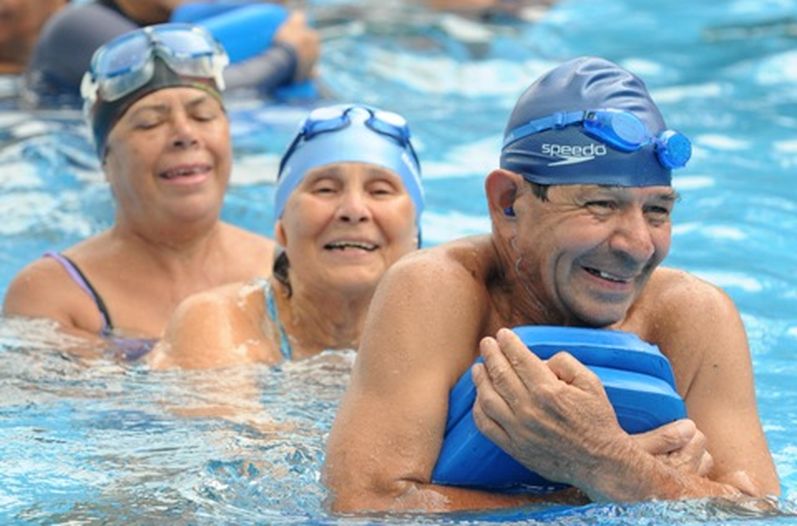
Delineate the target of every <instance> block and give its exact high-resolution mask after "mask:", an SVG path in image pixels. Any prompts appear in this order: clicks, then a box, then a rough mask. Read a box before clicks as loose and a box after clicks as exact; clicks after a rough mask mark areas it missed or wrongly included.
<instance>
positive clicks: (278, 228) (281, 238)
mask: <svg viewBox="0 0 797 526" xmlns="http://www.w3.org/2000/svg"><path fill="white" fill-rule="evenodd" d="M274 239H275V240H276V241H277V244H278V245H279V246H281V247H284V246H285V242H286V239H285V229H284V228H282V219H277V221H276V222H275V223H274Z"/></svg>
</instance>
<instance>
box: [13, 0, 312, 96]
mask: <svg viewBox="0 0 797 526" xmlns="http://www.w3.org/2000/svg"><path fill="white" fill-rule="evenodd" d="M170 21H172V22H189V23H195V24H198V25H202V26H204V27H206V29H208V30H209V31H210V32H211V34H213V36H214V37H215V38H216V39H217V40H219V41H220V42H221V43H222V45H223V46H224V47H225V49H226V50H227V52H228V54H229V55H230V58H231V63H232V65H231V67H230V68H228V70H227V71H225V81H226V85H227V87H228V88H240V87H249V88H254V89H257V90H258V91H260V92H262V93H264V94H269V95H271V94H273V93H274V92H275V90H277V89H278V88H283V87H285V86H291V85H297V84H301V83H303V82H304V81H306V80H307V79H308V78H310V77H311V76H312V72H313V69H314V67H315V64H316V62H317V60H318V57H319V38H318V35H317V33H316V32H315V30H314V29H312V28H310V27H309V26H308V25H307V21H306V19H305V17H304V14H303V13H301V12H297V11H290V10H288V9H286V8H284V7H283V6H281V5H278V4H269V3H265V2H260V1H256V0H252V1H244V2H241V1H232V0H229V1H215V2H194V1H187V0H94V1H90V2H82V3H80V4H76V5H71V6H69V7H68V8H67V9H64V10H63V11H61V12H60V13H58V15H57V16H55V17H53V19H52V20H51V21H50V22H49V23H48V24H47V25H46V26H45V28H44V29H43V31H42V34H41V38H40V40H39V42H38V45H37V46H36V48H35V50H34V51H33V55H32V57H31V61H30V67H29V68H28V70H27V73H26V86H27V89H28V96H29V99H31V100H32V101H33V102H34V104H48V103H66V104H70V103H76V102H77V101H78V100H79V99H78V97H79V89H80V80H81V77H82V75H83V72H85V71H86V69H87V68H88V66H89V61H90V60H91V56H92V54H93V53H94V51H95V50H96V49H97V48H99V47H100V46H101V45H102V44H104V43H105V42H108V41H109V40H111V39H112V38H115V37H117V36H119V35H121V34H124V33H126V32H128V31H132V30H133V29H136V28H138V27H143V26H147V25H151V24H159V23H164V22H170ZM311 94H312V93H311Z"/></svg>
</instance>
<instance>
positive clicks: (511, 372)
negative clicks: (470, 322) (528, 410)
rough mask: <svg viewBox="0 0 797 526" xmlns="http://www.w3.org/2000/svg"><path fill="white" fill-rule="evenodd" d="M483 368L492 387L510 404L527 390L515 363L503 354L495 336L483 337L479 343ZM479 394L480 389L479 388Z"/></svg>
mask: <svg viewBox="0 0 797 526" xmlns="http://www.w3.org/2000/svg"><path fill="white" fill-rule="evenodd" d="M479 350H480V351H481V355H482V358H483V359H484V370H485V371H486V373H487V374H486V376H488V377H489V379H490V384H491V386H492V387H493V389H494V390H495V391H496V392H497V393H498V394H499V395H500V396H501V397H502V398H503V399H504V400H506V402H507V403H509V405H510V406H512V405H513V404H515V403H517V401H518V399H519V397H520V396H523V394H525V393H526V392H527V389H526V387H525V386H524V385H523V382H522V381H521V380H520V378H519V377H518V375H517V371H516V369H515V365H514V364H513V363H511V362H510V361H509V360H508V359H507V357H506V356H505V354H504V352H503V349H501V348H500V347H499V343H498V341H497V340H496V339H495V338H490V337H487V338H483V339H482V341H481V342H480V344H479ZM479 391H480V393H479V394H481V389H479Z"/></svg>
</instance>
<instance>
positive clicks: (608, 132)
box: [504, 109, 692, 170]
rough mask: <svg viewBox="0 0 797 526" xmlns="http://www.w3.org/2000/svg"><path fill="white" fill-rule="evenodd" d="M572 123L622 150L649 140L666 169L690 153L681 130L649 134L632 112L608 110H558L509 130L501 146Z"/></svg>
mask: <svg viewBox="0 0 797 526" xmlns="http://www.w3.org/2000/svg"><path fill="white" fill-rule="evenodd" d="M573 124H580V125H581V126H582V127H583V128H584V132H585V133H586V134H587V135H590V136H592V137H595V138H596V139H598V140H600V141H601V142H603V143H604V144H607V145H609V146H611V147H613V148H615V149H617V150H620V151H622V152H635V151H637V150H639V149H640V148H642V147H644V146H646V145H648V144H651V143H652V144H654V145H655V149H656V156H657V158H658V160H659V162H660V163H661V165H662V166H664V167H665V168H667V169H668V170H672V169H673V168H682V167H683V166H686V163H687V161H689V158H690V157H691V155H692V144H691V143H690V142H689V139H688V138H687V137H686V136H685V135H683V134H682V133H679V132H677V131H674V130H665V131H663V132H661V133H660V134H659V135H658V136H657V137H652V136H651V135H650V134H649V133H648V130H647V128H646V127H645V124H644V123H643V122H642V121H641V120H640V119H639V118H638V117H637V116H636V115H634V114H633V113H629V112H627V111H621V110H611V109H608V110H589V111H583V112H582V111H575V112H560V113H555V114H553V115H550V116H548V117H543V118H541V119H535V120H533V121H531V122H528V123H526V124H524V125H522V126H519V127H518V128H516V129H514V130H512V131H511V132H510V133H509V134H508V135H507V138H506V140H505V142H504V148H506V147H507V146H508V145H509V144H511V143H513V142H515V141H518V140H520V139H522V138H524V137H528V136H529V135H533V134H535V133H540V132H543V131H546V130H551V129H560V128H564V127H565V126H570V125H573Z"/></svg>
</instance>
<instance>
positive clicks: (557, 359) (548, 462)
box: [473, 329, 712, 494]
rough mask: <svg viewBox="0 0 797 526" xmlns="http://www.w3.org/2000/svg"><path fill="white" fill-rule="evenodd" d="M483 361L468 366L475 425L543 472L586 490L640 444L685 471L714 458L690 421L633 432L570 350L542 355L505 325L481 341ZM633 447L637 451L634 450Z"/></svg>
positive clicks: (702, 470) (697, 470) (703, 469)
mask: <svg viewBox="0 0 797 526" xmlns="http://www.w3.org/2000/svg"><path fill="white" fill-rule="evenodd" d="M480 351H481V355H482V357H483V358H484V363H483V364H477V365H476V366H474V368H473V381H474V383H475V385H476V387H477V392H478V394H477V397H476V402H475V403H474V406H473V418H474V421H475V422H476V425H477V426H478V428H479V430H480V431H481V432H482V433H483V434H484V435H485V436H487V437H488V438H490V439H491V440H492V441H493V442H495V443H496V444H497V445H498V446H499V447H501V448H502V449H503V450H504V451H506V452H507V453H508V454H509V455H511V456H512V457H513V458H514V459H515V460H517V461H518V462H520V463H521V464H523V465H524V466H526V467H527V468H528V469H530V470H532V471H536V472H537V473H539V474H540V475H542V476H543V477H545V478H547V479H549V480H553V481H557V482H565V483H568V484H572V485H574V486H576V487H578V488H580V489H582V490H584V491H586V492H587V493H588V494H590V493H593V492H592V491H589V490H590V489H591V488H592V487H593V486H594V485H595V484H596V480H597V479H598V478H601V477H606V476H615V475H617V472H616V471H617V470H615V469H614V468H615V467H617V466H618V465H620V464H619V463H618V462H619V459H621V458H622V457H623V456H624V455H628V454H629V453H631V452H634V450H636V452H638V451H639V450H641V451H644V452H645V453H647V454H649V455H652V456H654V457H656V458H657V459H658V460H659V461H661V462H663V463H664V464H666V465H668V466H669V467H671V468H674V469H676V470H678V471H679V472H684V473H693V474H697V475H701V476H702V475H706V474H707V473H708V471H709V470H710V469H711V464H712V460H711V456H710V455H709V453H708V452H707V451H706V449H705V437H704V436H703V434H702V433H700V432H699V431H698V430H697V428H696V427H695V425H694V423H692V422H691V421H690V420H679V421H676V422H673V423H671V424H668V425H665V426H662V427H660V428H658V429H655V430H653V431H650V432H648V433H643V434H639V435H635V436H633V437H632V436H631V435H629V434H627V433H626V432H625V431H623V429H622V428H621V427H620V425H619V423H618V422H617V417H616V415H615V413H614V409H613V408H612V406H611V403H610V402H609V399H608V397H607V396H606V391H605V390H604V388H603V385H602V384H601V381H600V379H599V378H598V377H597V376H596V375H595V374H594V373H593V372H592V371H590V370H589V369H588V368H587V367H586V366H584V365H583V364H582V363H581V362H579V361H578V360H576V359H575V358H574V357H573V356H572V355H570V354H568V353H566V352H561V353H558V354H556V355H554V356H553V357H551V358H550V359H549V360H547V361H543V360H541V359H540V358H538V357H537V356H536V355H535V354H534V353H532V352H529V350H528V349H527V348H526V346H525V345H524V344H523V342H522V341H521V340H520V339H519V338H518V337H517V335H516V334H514V333H513V332H512V331H510V330H508V329H501V330H499V331H498V333H497V334H496V337H495V338H491V337H487V338H484V339H483V340H482V341H481V342H480ZM636 452H635V453H636Z"/></svg>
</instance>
